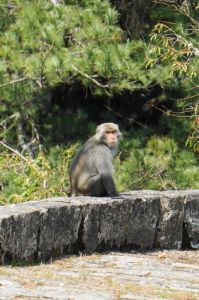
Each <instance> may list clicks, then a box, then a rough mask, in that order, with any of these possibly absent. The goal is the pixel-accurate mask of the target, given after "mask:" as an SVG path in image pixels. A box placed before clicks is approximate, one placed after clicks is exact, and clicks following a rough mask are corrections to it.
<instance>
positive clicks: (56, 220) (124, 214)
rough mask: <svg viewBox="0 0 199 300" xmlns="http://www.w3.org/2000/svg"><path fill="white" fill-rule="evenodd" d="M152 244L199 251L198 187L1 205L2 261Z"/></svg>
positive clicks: (0, 240)
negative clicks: (108, 196) (113, 196)
mask: <svg viewBox="0 0 199 300" xmlns="http://www.w3.org/2000/svg"><path fill="white" fill-rule="evenodd" d="M153 248H160V249H186V248H188V249H199V190H185V191H166V192H158V191H148V190H146V191H132V192H128V193H122V194H121V195H120V197H118V198H113V199H111V198H95V197H76V198H73V197H71V198H68V197H58V198H56V197H55V198H50V199H45V200H41V201H31V202H26V203H21V204H15V205H7V206H2V207H0V258H1V263H2V264H6V263H10V262H11V261H13V260H23V261H29V262H35V261H36V262H41V261H47V260H49V259H51V258H55V257H59V256H62V255H64V254H78V253H81V252H87V253H92V252H96V251H99V252H100V251H107V250H132V249H142V250H147V249H153Z"/></svg>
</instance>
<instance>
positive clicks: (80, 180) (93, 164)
mask: <svg viewBox="0 0 199 300" xmlns="http://www.w3.org/2000/svg"><path fill="white" fill-rule="evenodd" d="M111 162H112V153H111V151H110V149H109V148H108V147H107V146H106V145H105V144H102V143H99V141H97V140H96V138H95V136H93V137H91V138H90V139H89V140H88V141H87V142H86V143H85V144H84V145H83V146H82V147H81V148H80V149H79V150H78V152H77V153H76V155H75V157H74V159H73V162H72V164H71V167H70V172H69V176H70V183H71V187H72V190H78V188H79V187H80V186H83V185H84V184H85V183H86V181H87V180H88V179H89V178H91V177H92V176H96V175H97V174H98V173H99V172H106V173H112V163H111Z"/></svg>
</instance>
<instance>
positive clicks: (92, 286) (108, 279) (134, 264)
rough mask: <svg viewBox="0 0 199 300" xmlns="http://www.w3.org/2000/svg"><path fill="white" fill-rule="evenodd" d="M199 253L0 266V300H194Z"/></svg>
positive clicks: (95, 257) (79, 258) (153, 253)
mask: <svg viewBox="0 0 199 300" xmlns="http://www.w3.org/2000/svg"><path fill="white" fill-rule="evenodd" d="M198 261H199V250H194V251H193V250H192V251H179V250H175V251H174V250H169V251H168V250H163V251H148V252H143V251H142V252H140V251H139V252H138V251H132V252H128V253H121V252H120V253H118V252H110V253H108V254H107V253H106V254H93V255H89V256H86V255H84V256H67V257H62V259H59V260H55V261H53V262H51V263H48V264H38V265H31V266H15V267H14V266H12V267H11V266H0V299H1V300H25V299H26V300H30V299H31V300H33V299H35V300H36V299H40V300H46V299H51V300H62V299H63V300H66V299H67V300H116V299H118V300H119V299H122V300H123V299H132V300H145V299H146V300H161V299H166V300H168V299H170V300H171V299H172V300H198V299H199V264H198Z"/></svg>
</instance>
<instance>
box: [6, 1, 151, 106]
mask: <svg viewBox="0 0 199 300" xmlns="http://www.w3.org/2000/svg"><path fill="white" fill-rule="evenodd" d="M4 5H5V4H4ZM12 5H13V6H14V7H15V8H14V9H12V10H11V11H10V13H9V14H8V12H9V8H8V7H7V6H6V5H5V7H4V9H3V10H2V13H3V17H4V18H5V20H6V17H7V15H9V16H10V17H9V18H8V21H7V22H8V23H7V25H9V26H2V30H1V31H0V43H1V51H0V58H1V61H2V64H1V68H0V79H1V82H2V87H3V88H2V89H1V95H0V96H1V97H2V98H5V99H8V100H11V99H12V100H16V99H19V100H18V101H20V102H22V99H27V98H30V95H34V94H35V92H40V91H41V90H44V89H46V88H47V87H52V86H55V85H57V84H59V83H62V82H65V83H67V82H69V83H71V82H72V81H73V80H74V79H75V78H76V79H78V80H80V81H81V82H82V83H83V84H84V85H85V86H88V85H89V87H92V89H93V91H95V93H97V94H99V93H109V94H112V93H113V92H116V91H117V92H118V91H121V90H124V89H126V88H128V89H132V90H133V89H136V88H139V86H140V85H141V86H142V85H146V83H149V82H150V80H149V78H147V76H146V75H145V72H146V70H143V69H142V68H143V66H144V65H143V62H142V59H143V54H144V51H143V49H144V43H142V42H141V41H140V42H139V43H138V45H137V46H136V47H135V45H134V43H133V42H132V43H131V42H129V41H127V42H126V43H123V41H122V31H121V29H120V28H119V26H117V17H118V13H117V11H116V10H115V9H114V8H112V7H111V5H110V3H109V2H108V1H106V0H103V1H98V0H97V1H79V3H77V1H71V2H70V4H67V5H66V4H64V3H62V4H60V5H59V6H55V5H53V4H52V3H51V1H31V2H27V1H23V0H21V1H16V0H15V1H12ZM80 5H82V7H81V6H80ZM138 48H139V50H141V49H142V50H141V52H139V55H137V58H138V57H139V56H140V57H139V61H140V66H139V65H138V64H135V62H134V61H133V60H132V59H131V57H133V56H134V55H135V54H136V53H138V52H137V51H138ZM132 81H136V82H137V83H138V85H137V86H136V85H134V84H133V85H131V82H132ZM12 83H13V84H12ZM16 89H17V90H16Z"/></svg>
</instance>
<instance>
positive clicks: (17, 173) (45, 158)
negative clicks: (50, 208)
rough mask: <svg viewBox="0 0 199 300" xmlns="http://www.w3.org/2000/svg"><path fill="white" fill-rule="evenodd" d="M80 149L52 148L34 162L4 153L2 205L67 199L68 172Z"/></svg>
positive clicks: (0, 174) (0, 167)
mask: <svg viewBox="0 0 199 300" xmlns="http://www.w3.org/2000/svg"><path fill="white" fill-rule="evenodd" d="M76 148H77V144H76V145H72V146H70V147H68V148H59V147H55V148H52V149H51V151H50V152H49V153H48V154H44V153H40V154H39V155H38V157H37V158H36V159H35V160H34V161H33V160H31V159H30V158H28V157H24V159H23V158H21V157H20V156H19V155H18V154H17V153H8V152H2V154H1V156H0V185H1V190H2V192H1V194H0V203H1V204H10V203H17V202H23V201H28V200H39V199H44V198H48V197H52V196H66V195H67V194H68V193H69V191H70V187H69V178H68V168H69V164H70V162H71V158H72V157H73V156H74V152H75V150H76Z"/></svg>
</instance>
